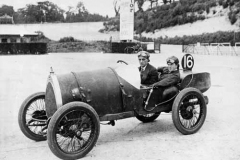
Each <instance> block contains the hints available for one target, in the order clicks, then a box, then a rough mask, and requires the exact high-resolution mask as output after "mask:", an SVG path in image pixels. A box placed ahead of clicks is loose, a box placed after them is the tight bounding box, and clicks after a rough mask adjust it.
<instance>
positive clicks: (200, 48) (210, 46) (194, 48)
mask: <svg viewBox="0 0 240 160" xmlns="http://www.w3.org/2000/svg"><path fill="white" fill-rule="evenodd" d="M183 52H185V53H189V54H202V55H231V56H240V42H237V43H235V45H234V46H231V44H230V43H198V44H189V45H184V46H183Z"/></svg>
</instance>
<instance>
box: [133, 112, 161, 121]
mask: <svg viewBox="0 0 240 160" xmlns="http://www.w3.org/2000/svg"><path fill="white" fill-rule="evenodd" d="M160 114H161V112H156V113H154V114H153V115H152V116H151V117H146V116H144V115H136V118H137V119H138V120H139V121H142V122H143V123H149V122H153V121H154V120H155V119H157V118H158V116H159V115H160Z"/></svg>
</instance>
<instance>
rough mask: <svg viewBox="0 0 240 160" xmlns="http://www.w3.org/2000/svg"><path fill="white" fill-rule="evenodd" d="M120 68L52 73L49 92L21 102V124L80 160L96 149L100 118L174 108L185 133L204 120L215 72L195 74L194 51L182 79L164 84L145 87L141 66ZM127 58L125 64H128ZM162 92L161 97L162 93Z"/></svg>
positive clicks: (151, 115) (147, 118) (150, 116)
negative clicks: (211, 74) (163, 86)
mask: <svg viewBox="0 0 240 160" xmlns="http://www.w3.org/2000/svg"><path fill="white" fill-rule="evenodd" d="M118 62H123V63H118V65H117V66H116V67H114V68H111V67H109V68H104V69H99V70H94V71H88V72H79V73H76V72H71V73H68V74H64V75H56V74H55V73H54V72H53V71H51V72H50V75H49V77H48V81H47V87H46V92H38V93H35V94H33V95H31V96H29V97H28V98H27V99H26V100H25V101H24V102H23V103H22V105H21V107H20V110H19V115H18V122H19V126H20V128H21V130H22V132H23V133H24V135H25V136H27V137H28V138H30V139H32V140H35V141H41V140H46V139H47V141H48V145H49V147H50V149H51V151H52V152H53V153H54V154H55V155H56V156H57V157H59V158H61V159H78V158H82V157H84V156H85V155H86V154H87V153H89V152H90V151H91V149H92V148H93V147H94V145H95V144H96V142H97V139H98V136H99V132H100V121H107V122H108V124H110V125H113V126H114V125H115V120H119V119H124V118H130V117H136V118H137V119H138V120H140V121H142V122H143V123H146V122H152V121H154V120H155V119H156V118H157V117H158V116H159V115H160V113H161V112H167V113H169V112H171V113H172V120H173V123H174V125H175V127H176V128H177V130H178V131H179V132H181V133H182V134H185V135H187V134H193V133H195V132H197V131H198V130H199V129H200V128H201V127H202V125H203V123H204V121H205V118H206V115H207V107H206V105H207V104H208V98H207V96H204V95H203V93H204V92H205V91H207V90H208V89H209V88H210V86H211V80H210V74H209V73H207V72H201V73H194V72H193V71H192V67H193V65H194V60H193V57H192V55H189V54H187V55H185V56H184V57H183V59H182V67H183V69H181V70H180V77H181V81H180V82H179V84H177V85H176V86H170V87H166V88H164V89H162V92H161V93H159V89H157V88H156V89H155V88H150V87H145V88H141V87H140V75H139V71H138V68H137V67H136V66H133V65H128V64H127V63H126V62H124V61H118ZM124 63H125V64H124ZM159 94H161V98H159V97H160V96H159Z"/></svg>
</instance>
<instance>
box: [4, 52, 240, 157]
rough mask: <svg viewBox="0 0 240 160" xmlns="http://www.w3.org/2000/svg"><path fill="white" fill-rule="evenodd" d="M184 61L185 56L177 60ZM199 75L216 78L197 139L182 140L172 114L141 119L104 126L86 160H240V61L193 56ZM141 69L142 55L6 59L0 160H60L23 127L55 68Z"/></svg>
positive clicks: (159, 61) (158, 59)
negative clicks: (27, 109)
mask: <svg viewBox="0 0 240 160" xmlns="http://www.w3.org/2000/svg"><path fill="white" fill-rule="evenodd" d="M169 55H170V54H166V53H165V54H152V55H151V62H150V63H151V64H153V65H154V66H161V65H165V59H166V58H167V57H168V56H169ZM175 55H176V56H178V57H179V58H181V57H182V56H183V54H182V53H177V54H175ZM193 56H194V59H195V67H194V68H193V71H207V72H210V73H211V80H212V86H211V88H210V89H209V90H208V91H207V92H206V93H205V95H207V96H208V97H209V101H210V102H209V105H208V113H207V118H206V121H205V123H204V125H203V127H202V128H201V129H200V130H199V131H198V132H197V133H196V134H193V135H187V136H184V135H182V134H180V133H179V132H178V131H177V130H176V128H175V127H174V125H173V122H172V117H171V114H170V113H169V114H161V115H160V116H159V118H158V119H157V120H156V121H155V122H153V123H148V124H143V123H141V122H140V121H138V120H137V119H135V118H129V119H124V120H119V121H116V126H114V127H112V126H105V125H101V130H100V137H99V139H98V141H97V144H96V146H95V147H94V148H93V150H92V151H91V152H90V153H89V154H87V156H86V157H84V159H86V160H92V159H98V160H99V159H100V160H106V159H125V160H128V159H129V160H130V159H138V160H145V159H149V160H202V159H209V160H210V159H211V160H239V159H240V145H239V144H240V123H239V118H240V105H239V104H240V97H239V95H240V83H239V82H240V71H239V70H240V57H234V56H207V55H193ZM119 59H122V60H125V61H127V62H128V63H132V64H136V65H138V61H137V56H136V55H126V54H102V53H62V54H59V53H58V54H55V53H54V54H47V55H22V56H0V117H1V118H0V159H1V160H16V159H19V160H32V159H34V160H49V159H51V160H55V159H58V158H57V157H55V156H54V155H53V154H52V152H51V151H50V149H49V148H48V145H47V142H46V141H43V142H34V141H31V140H30V139H28V138H26V137H25V136H24V135H23V134H22V132H21V131H20V129H19V126H18V123H17V115H18V110H19V107H20V105H21V103H22V102H23V101H24V99H25V98H27V97H28V96H29V95H30V94H32V93H35V92H39V91H45V87H46V86H45V85H46V80H47V76H48V74H49V71H50V67H53V69H54V71H55V73H56V74H62V73H68V72H70V71H85V70H92V69H97V68H104V67H108V66H113V65H115V64H116V62H117V60H119Z"/></svg>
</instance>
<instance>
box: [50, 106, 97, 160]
mask: <svg viewBox="0 0 240 160" xmlns="http://www.w3.org/2000/svg"><path fill="white" fill-rule="evenodd" d="M48 128H49V129H48V133H47V140H48V145H49V147H50V149H51V151H52V152H53V153H54V154H55V155H56V156H57V157H59V158H61V159H78V158H82V157H84V156H85V155H86V154H87V153H88V152H90V151H91V150H92V148H93V147H94V145H95V144H96V142H97V139H98V136H99V132H100V123H99V117H98V115H97V113H96V111H95V110H94V109H93V108H92V107H91V106H90V105H88V104H86V103H83V102H71V103H68V104H66V105H64V106H62V107H61V108H59V109H58V110H57V111H56V112H55V113H54V115H53V116H52V118H51V120H50V122H49V127H48Z"/></svg>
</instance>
